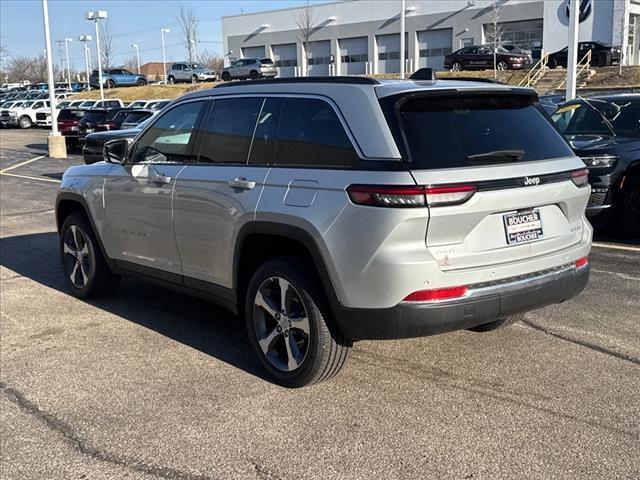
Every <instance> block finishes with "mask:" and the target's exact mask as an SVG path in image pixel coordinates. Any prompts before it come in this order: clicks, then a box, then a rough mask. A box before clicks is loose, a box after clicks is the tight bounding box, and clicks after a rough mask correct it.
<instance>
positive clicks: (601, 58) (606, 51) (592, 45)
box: [547, 42, 620, 68]
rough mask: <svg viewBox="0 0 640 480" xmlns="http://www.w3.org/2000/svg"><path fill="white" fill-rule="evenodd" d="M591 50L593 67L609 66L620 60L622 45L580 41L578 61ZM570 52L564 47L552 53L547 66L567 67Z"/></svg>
mask: <svg viewBox="0 0 640 480" xmlns="http://www.w3.org/2000/svg"><path fill="white" fill-rule="evenodd" d="M589 50H591V66H592V67H608V66H610V65H614V64H617V63H619V62H620V47H612V46H611V45H607V44H604V43H601V42H579V43H578V61H580V60H581V59H582V58H583V57H584V56H585V55H586V54H587V52H588V51H589ZM568 53H569V48H568V47H564V48H563V49H562V50H558V51H557V52H554V53H550V54H549V59H548V60H547V66H548V67H549V68H556V67H564V68H567V57H568Z"/></svg>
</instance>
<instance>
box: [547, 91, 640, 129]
mask: <svg viewBox="0 0 640 480" xmlns="http://www.w3.org/2000/svg"><path fill="white" fill-rule="evenodd" d="M603 117H605V118H606V120H608V121H609V124H607V121H606V120H605V118H603ZM551 118H552V119H553V121H554V122H555V123H556V126H557V127H558V129H560V131H561V132H563V133H564V134H565V135H588V134H595V135H608V136H610V135H611V129H613V131H614V133H615V134H616V135H623V136H630V137H640V99H633V100H625V99H624V98H621V99H619V100H617V101H615V102H609V101H605V100H599V99H589V100H588V103H587V100H583V99H579V100H574V101H571V102H568V103H566V104H564V105H562V106H561V107H560V108H558V110H556V112H555V113H554V114H553V115H552V117H551Z"/></svg>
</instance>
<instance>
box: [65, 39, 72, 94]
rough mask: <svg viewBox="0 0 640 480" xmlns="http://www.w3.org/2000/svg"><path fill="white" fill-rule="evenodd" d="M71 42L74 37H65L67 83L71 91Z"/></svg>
mask: <svg viewBox="0 0 640 480" xmlns="http://www.w3.org/2000/svg"><path fill="white" fill-rule="evenodd" d="M69 42H73V38H65V39H64V50H65V53H66V54H67V85H68V86H69V91H71V65H69Z"/></svg>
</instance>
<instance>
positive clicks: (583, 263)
mask: <svg viewBox="0 0 640 480" xmlns="http://www.w3.org/2000/svg"><path fill="white" fill-rule="evenodd" d="M575 264H576V268H582V267H586V266H587V265H588V264H589V257H581V258H579V259H577V260H576V262H575Z"/></svg>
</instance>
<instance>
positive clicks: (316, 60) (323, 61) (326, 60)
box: [308, 57, 331, 65]
mask: <svg viewBox="0 0 640 480" xmlns="http://www.w3.org/2000/svg"><path fill="white" fill-rule="evenodd" d="M308 60H309V65H328V64H330V63H331V57H312V58H309V59H308Z"/></svg>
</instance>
